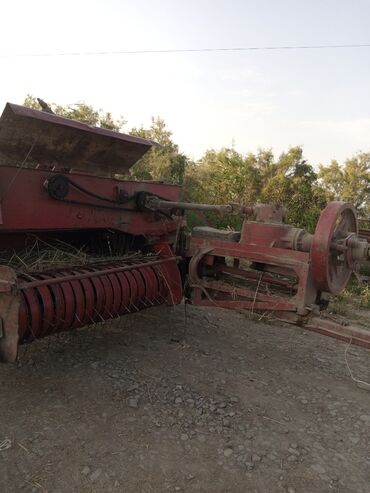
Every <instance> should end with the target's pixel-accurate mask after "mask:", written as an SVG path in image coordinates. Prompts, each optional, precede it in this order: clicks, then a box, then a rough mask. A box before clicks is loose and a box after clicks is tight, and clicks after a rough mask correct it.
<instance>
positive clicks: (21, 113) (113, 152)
mask: <svg viewBox="0 0 370 493" xmlns="http://www.w3.org/2000/svg"><path fill="white" fill-rule="evenodd" d="M156 145H158V144H156V143H155V142H153V141H151V140H146V139H142V138H140V137H134V136H132V135H126V134H123V133H119V132H115V131H113V130H107V129H104V128H99V127H94V126H91V125H87V124H86V123H80V122H77V121H74V120H70V119H68V118H63V117H60V116H57V115H54V114H52V113H47V112H44V111H38V110H33V109H29V108H25V107H24V106H19V105H17V104H11V103H7V104H6V106H5V108H4V111H3V113H2V115H1V117H0V165H7V166H9V165H17V166H19V165H21V164H22V163H23V166H25V167H30V166H36V165H43V166H56V167H58V168H68V169H76V170H77V169H79V170H84V171H89V172H90V173H93V174H96V175H105V176H107V175H112V174H115V173H118V174H125V173H126V172H127V171H128V170H129V169H130V168H131V166H133V165H134V164H135V163H136V162H137V161H138V160H139V159H140V158H141V157H142V156H143V155H144V154H145V153H146V152H147V151H148V150H149V149H150V148H151V147H152V146H156ZM27 156H28V157H27ZM26 157H27V159H26ZM25 160H26V161H25Z"/></svg>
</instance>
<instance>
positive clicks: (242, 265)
mask: <svg viewBox="0 0 370 493" xmlns="http://www.w3.org/2000/svg"><path fill="white" fill-rule="evenodd" d="M153 145H155V143H153V142H151V141H148V140H145V139H141V138H138V137H133V136H130V135H125V134H120V133H118V132H113V131H109V130H104V129H99V128H95V127H90V126H89V125H85V124H82V123H78V122H74V121H71V120H68V119H66V118H61V117H59V116H56V115H54V114H50V113H43V112H40V111H37V110H31V109H28V108H23V107H21V106H17V105H11V104H7V105H6V107H5V110H4V112H3V114H2V116H1V118H0V198H1V200H0V250H1V252H2V258H3V259H4V260H3V263H2V265H0V360H3V361H15V359H16V358H17V351H18V345H19V344H22V343H28V342H31V341H33V340H34V339H38V338H41V337H45V336H47V335H49V334H54V333H57V332H61V331H66V330H73V329H76V328H78V327H83V326H85V325H88V324H95V323H98V322H104V321H105V320H110V319H112V318H117V317H120V316H122V315H124V314H129V313H132V312H136V311H140V310H143V309H145V308H149V307H151V306H155V305H160V304H167V305H175V304H178V303H180V302H181V300H182V299H183V294H184V292H185V294H186V295H187V297H188V298H189V299H190V301H191V302H192V303H193V304H195V305H199V306H208V307H215V306H216V307H224V308H234V309H235V308H237V309H247V310H251V311H256V312H259V313H261V314H267V313H272V314H274V315H275V316H276V317H278V318H279V319H282V320H285V321H288V322H292V323H295V324H298V325H305V327H307V328H309V329H312V330H317V331H319V332H322V333H325V334H327V335H331V336H334V337H337V338H339V339H343V340H346V341H352V342H353V343H354V344H359V345H363V346H367V347H370V336H369V332H367V331H365V330H363V329H357V328H354V327H345V326H341V325H340V324H337V323H335V322H332V321H330V320H327V319H325V318H323V317H322V316H320V314H321V313H322V312H323V310H324V309H325V307H326V305H327V299H328V295H329V294H331V293H332V294H337V293H339V292H340V291H341V290H342V289H343V288H344V287H345V286H346V284H347V282H348V280H349V278H350V276H351V273H352V272H353V271H356V269H357V266H358V264H359V263H360V262H362V261H365V260H367V259H368V258H369V249H370V245H369V244H368V243H367V241H366V240H362V239H361V238H359V236H358V224H357V217H356V211H355V209H354V208H353V206H352V205H351V204H349V203H345V202H332V203H330V204H329V205H328V206H327V207H326V209H325V210H324V211H323V213H322V214H321V217H320V219H319V221H318V224H317V227H316V230H315V233H314V234H313V235H312V234H309V233H307V232H306V231H304V230H303V229H299V228H295V227H292V226H289V225H288V224H286V223H285V222H284V220H285V213H284V209H282V208H280V207H275V206H272V205H257V206H254V207H245V206H243V205H238V204H226V205H212V204H194V203H184V202H179V198H180V192H181V190H180V187H178V186H176V185H168V184H163V183H161V182H155V181H153V182H146V181H145V182H139V181H130V180H129V179H125V178H127V176H126V177H125V175H126V174H127V172H128V170H129V168H130V167H131V166H132V165H133V164H134V163H135V162H136V161H137V160H138V159H140V157H141V156H143V155H144V154H145V152H147V151H148V150H149V149H150V148H151V147H152V146H153ZM117 174H118V175H119V176H118V177H117ZM185 210H198V211H215V212H219V213H221V214H242V215H244V216H245V219H244V221H243V225H242V228H241V231H228V230H220V229H215V228H210V227H197V228H194V229H193V230H192V232H191V234H188V233H186V228H185V226H186V224H185V220H184V211H185ZM56 245H57V246H58V245H69V246H71V247H73V248H74V249H75V251H77V252H79V251H83V252H84V255H85V257H86V259H85V260H84V261H83V262H80V261H78V262H77V260H78V259H75V256H72V259H73V260H70V261H69V263H67V264H66V263H64V264H63V265H61V264H60V262H57V261H56V260H55V259H54V261H53V263H52V265H51V266H50V265H48V266H45V265H44V266H41V264H40V262H39V258H43V256H44V255H45V254H46V252H47V251H48V248H50V247H51V248H55V246H56ZM24 252H26V254H27V255H26V256H27V258H29V256H30V254H31V253H32V252H37V259H38V261H37V262H36V263H37V266H38V267H37V268H36V269H35V268H33V267H32V268H31V267H30V266H29V265H27V263H26V262H25V261H24V260H22V254H23V253H24ZM30 252H31V253H30ZM7 256H8V258H9V261H5V259H6V257H7ZM13 257H16V258H17V259H20V260H21V264H20V265H19V264H17V265H14V263H12V259H13ZM85 257H84V258H85ZM24 258H25V257H24Z"/></svg>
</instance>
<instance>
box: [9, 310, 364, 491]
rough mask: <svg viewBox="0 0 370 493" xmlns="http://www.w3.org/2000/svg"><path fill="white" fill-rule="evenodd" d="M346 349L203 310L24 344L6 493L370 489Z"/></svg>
mask: <svg viewBox="0 0 370 493" xmlns="http://www.w3.org/2000/svg"><path fill="white" fill-rule="evenodd" d="M345 348H346V346H345V345H344V344H342V343H340V342H337V341H334V340H331V339H329V338H325V337H322V336H320V335H317V334H314V333H309V332H304V331H302V330H301V329H298V328H293V327H290V326H286V325H282V324H279V323H276V322H274V323H266V322H257V321H256V320H254V319H251V318H250V317H249V316H248V315H247V314H241V313H238V312H231V311H224V310H220V309H207V310H205V309H200V308H195V307H191V306H188V307H187V308H186V314H185V309H184V306H178V307H175V308H167V307H159V308H155V309H154V308H153V309H150V310H148V311H146V312H141V313H138V314H136V315H131V316H126V317H123V318H122V319H121V320H119V321H115V322H112V323H107V324H105V325H102V326H97V327H91V328H86V329H81V330H78V331H75V332H73V333H68V334H60V335H59V336H54V337H51V338H48V339H44V340H42V341H38V342H36V343H33V344H31V345H29V346H27V347H25V346H24V347H22V348H21V351H20V361H19V363H18V365H2V366H0V388H1V392H0V415H1V419H0V492H1V493H2V492H6V493H8V492H21V493H29V492H37V493H38V492H50V493H51V492H53V493H54V492H68V493H70V492H79V493H80V492H104V493H105V492H125V493H129V492H135V493H136V492H143V493H149V492H155V493H157V492H177V491H179V492H192V491H194V492H211V493H218V492H230V493H234V492H236V493H237V492H252V493H254V492H258V493H259V492H263V493H266V492H288V493H294V492H296V493H298V492H305V493H309V492H320V493H321V492H327V491H328V492H346V493H351V492H353V493H361V492H364V493H365V492H370V438H369V436H370V433H369V432H370V392H369V391H368V390H365V389H363V388H359V387H358V386H357V385H356V384H355V382H353V381H352V380H351V379H350V377H349V375H348V370H347V367H346V364H345V360H344V350H345ZM347 357H348V362H349V364H350V366H351V368H352V371H353V373H354V375H355V376H356V377H358V378H361V379H364V380H368V381H369V380H370V360H369V352H368V351H366V350H363V349H360V348H354V347H351V348H350V349H349V351H348V354H347Z"/></svg>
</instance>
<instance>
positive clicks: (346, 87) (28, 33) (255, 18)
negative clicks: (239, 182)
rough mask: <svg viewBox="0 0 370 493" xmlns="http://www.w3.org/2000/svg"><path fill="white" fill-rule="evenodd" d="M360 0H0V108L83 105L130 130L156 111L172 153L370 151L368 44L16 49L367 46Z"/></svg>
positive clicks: (326, 157) (366, 16)
mask: <svg viewBox="0 0 370 493" xmlns="http://www.w3.org/2000/svg"><path fill="white" fill-rule="evenodd" d="M369 25H370V1H369V0H255V1H252V0H244V1H243V0H228V1H226V0H186V1H185V0H183V1H179V0H178V1H177V0H156V1H149V0H132V1H128V0H126V1H125V0H121V1H119V0H104V1H103V0H102V1H97V0H95V1H94V0H89V1H83V0H81V1H80V0H74V1H70V0H63V1H51V0H49V1H44V0H32V1H25V0H23V1H20V0H12V1H2V2H0V106H1V107H3V106H4V104H5V103H6V102H7V101H10V102H14V103H21V102H22V101H23V99H24V97H25V96H26V94H27V93H30V94H32V95H34V96H38V97H41V98H43V99H44V100H46V101H48V102H57V103H60V104H72V103H76V102H78V101H85V102H86V103H88V104H91V105H93V106H95V107H98V108H102V109H104V110H107V111H111V112H112V113H113V114H114V115H115V116H117V117H118V116H120V115H122V116H124V118H125V119H126V120H127V121H128V124H127V126H126V130H129V128H130V127H133V126H138V125H141V124H143V125H144V126H145V125H149V123H150V118H151V116H152V115H160V116H161V117H163V118H164V119H165V120H166V122H167V124H168V126H169V128H170V129H171V130H172V131H173V135H174V140H175V141H176V142H177V143H178V144H179V145H180V148H181V150H182V151H184V152H186V153H187V154H189V155H190V156H192V157H193V158H195V159H198V158H199V157H200V156H201V155H202V153H203V152H204V151H205V150H206V149H209V148H216V149H217V148H221V147H224V146H232V145H234V147H235V149H236V150H238V151H241V152H248V151H255V150H256V149H258V148H259V147H263V148H269V147H272V148H273V150H274V151H275V152H276V153H280V152H281V151H283V150H285V149H287V148H288V147H289V146H294V145H303V147H304V153H305V156H306V158H307V159H309V160H310V161H311V162H312V163H313V164H317V163H319V162H328V161H330V159H332V158H336V159H339V160H344V159H345V158H346V157H349V156H350V155H352V154H353V153H355V152H357V151H359V150H362V151H369V150H370V96H369V92H370V48H358V49H337V50H328V49H327V50H289V51H248V52H242V53H230V52H228V53H181V54H173V53H170V54H126V55H114V56H113V55H109V56H76V57H72V56H63V57H19V56H18V57H17V56H9V57H8V56H2V55H9V54H13V55H17V54H18V55H19V54H37V53H61V52H62V53H68V52H86V51H89V52H91V51H93V52H94V51H114V50H141V49H142V50H145V49H148V50H155V49H186V48H227V47H248V46H278V45H312V44H314V45H317V44H347V43H370V32H369Z"/></svg>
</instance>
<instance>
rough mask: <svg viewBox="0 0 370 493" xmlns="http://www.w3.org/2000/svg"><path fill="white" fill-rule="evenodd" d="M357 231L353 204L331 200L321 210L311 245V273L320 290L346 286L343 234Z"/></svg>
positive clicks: (335, 291)
mask: <svg viewBox="0 0 370 493" xmlns="http://www.w3.org/2000/svg"><path fill="white" fill-rule="evenodd" d="M357 232H358V223H357V214H356V209H355V208H354V207H353V205H352V204H350V203H348V202H330V203H329V204H328V205H327V206H326V208H325V209H324V210H323V212H322V213H321V216H320V219H319V221H318V223H317V225H316V229H315V234H314V237H313V241H312V246H311V259H312V277H313V281H314V283H315V285H316V287H317V288H318V289H320V290H321V291H326V292H328V293H333V294H338V293H340V291H341V290H342V289H343V288H344V287H345V286H346V284H347V282H348V280H349V278H350V276H351V274H352V267H351V264H350V262H349V261H348V259H349V256H348V255H347V252H346V238H348V237H349V236H351V235H353V234H357ZM335 245H339V246H340V247H341V249H340V248H335Z"/></svg>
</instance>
